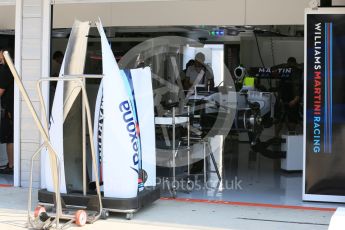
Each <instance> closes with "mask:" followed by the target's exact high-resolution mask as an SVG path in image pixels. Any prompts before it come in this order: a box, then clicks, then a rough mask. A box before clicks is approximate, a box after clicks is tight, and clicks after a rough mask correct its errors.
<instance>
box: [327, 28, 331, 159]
mask: <svg viewBox="0 0 345 230" xmlns="http://www.w3.org/2000/svg"><path fill="white" fill-rule="evenodd" d="M327 34H328V35H327V38H328V40H327V51H328V52H327V72H328V73H327V76H328V78H327V87H328V91H327V102H328V107H327V110H328V111H327V113H328V115H327V118H328V119H327V123H328V124H327V128H328V130H327V138H328V139H329V140H328V151H329V152H330V150H331V148H330V142H331V138H330V137H331V133H330V132H331V129H330V127H331V125H332V124H330V123H331V122H330V116H331V109H330V108H331V95H330V91H331V81H330V79H331V55H330V53H331V39H330V38H331V26H330V24H329V25H328V27H327Z"/></svg>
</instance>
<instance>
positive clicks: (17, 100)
mask: <svg viewBox="0 0 345 230" xmlns="http://www.w3.org/2000/svg"><path fill="white" fill-rule="evenodd" d="M22 2H23V1H21V0H16V16H15V60H14V63H15V66H16V68H17V71H18V73H19V75H20V76H21V67H22V36H23V5H22ZM13 112H14V113H13V114H15V115H14V123H13V126H14V127H13V148H14V149H13V151H14V175H13V177H14V178H13V179H14V181H13V182H14V183H13V184H14V186H16V187H19V186H20V185H21V181H20V168H21V167H20V166H21V164H20V162H21V160H20V150H21V149H20V145H21V144H20V116H21V96H20V93H19V89H18V87H17V85H15V86H14V111H13Z"/></svg>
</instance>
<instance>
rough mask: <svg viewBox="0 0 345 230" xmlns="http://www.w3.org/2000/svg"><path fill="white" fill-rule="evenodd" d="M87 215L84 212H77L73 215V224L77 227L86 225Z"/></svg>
mask: <svg viewBox="0 0 345 230" xmlns="http://www.w3.org/2000/svg"><path fill="white" fill-rule="evenodd" d="M86 220H87V214H86V212H85V211H84V210H78V211H77V212H76V213H75V223H76V225H78V226H84V225H85V224H86Z"/></svg>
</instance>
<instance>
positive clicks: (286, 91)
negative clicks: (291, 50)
mask: <svg viewBox="0 0 345 230" xmlns="http://www.w3.org/2000/svg"><path fill="white" fill-rule="evenodd" d="M278 68H291V69H292V72H291V74H290V76H289V77H282V78H281V80H280V84H279V87H278V99H279V101H278V102H279V105H280V106H279V110H280V112H279V113H278V114H279V116H278V124H277V126H276V130H275V135H276V136H279V134H280V131H281V130H282V127H283V125H284V124H286V126H287V129H288V131H289V132H297V124H298V123H299V121H300V114H299V108H300V102H301V98H302V87H301V85H302V84H301V82H302V81H301V79H302V76H303V69H302V68H301V66H300V65H299V64H298V63H297V61H296V58H294V57H289V58H288V60H287V63H286V64H282V65H278V66H275V67H272V71H277V70H278Z"/></svg>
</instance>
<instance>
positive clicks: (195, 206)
mask: <svg viewBox="0 0 345 230" xmlns="http://www.w3.org/2000/svg"><path fill="white" fill-rule="evenodd" d="M27 192H28V190H27V189H23V188H0V229H7V230H20V229H23V228H24V226H25V222H26V220H27V219H26V207H27V195H28V193H27ZM36 201H37V192H36V191H34V192H33V204H32V207H35V206H36ZM333 212H334V210H328V211H327V210H323V211H322V210H320V211H316V210H294V209H284V208H279V209H276V208H267V207H247V206H238V205H224V204H206V203H196V202H181V201H178V200H176V201H172V200H158V201H156V202H155V203H153V204H152V205H150V206H148V207H146V208H144V209H142V210H140V211H139V212H138V213H136V214H135V215H134V218H133V219H132V220H131V221H127V220H126V219H125V216H124V215H123V214H113V213H112V214H111V216H110V217H109V218H108V220H100V221H97V222H95V223H94V224H92V225H86V226H85V227H84V228H83V229H142V230H146V229H147V230H149V229H150V230H156V229H157V230H158V229H168V230H172V229H179V230H187V229H188V230H190V229H238V230H242V229H243V230H251V229H253V230H254V229H265V230H275V229H294V230H326V229H327V228H328V225H329V222H330V219H331V216H332V215H333ZM71 229H80V227H76V226H72V228H71Z"/></svg>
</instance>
